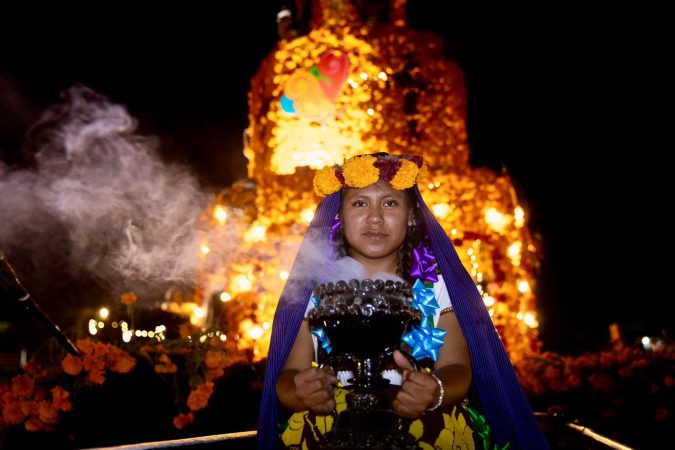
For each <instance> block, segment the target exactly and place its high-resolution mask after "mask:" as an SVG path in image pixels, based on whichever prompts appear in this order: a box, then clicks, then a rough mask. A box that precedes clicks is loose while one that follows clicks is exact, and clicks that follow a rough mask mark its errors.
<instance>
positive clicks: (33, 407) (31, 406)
mask: <svg viewBox="0 0 675 450" xmlns="http://www.w3.org/2000/svg"><path fill="white" fill-rule="evenodd" d="M19 407H20V408H21V411H22V412H23V413H24V414H25V415H27V416H33V415H36V414H37V411H38V404H37V402H36V401H35V400H23V401H20V402H19Z"/></svg>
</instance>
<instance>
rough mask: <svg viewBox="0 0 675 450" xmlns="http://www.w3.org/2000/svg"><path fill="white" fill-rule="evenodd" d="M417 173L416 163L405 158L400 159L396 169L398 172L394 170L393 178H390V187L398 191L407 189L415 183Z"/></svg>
mask: <svg viewBox="0 0 675 450" xmlns="http://www.w3.org/2000/svg"><path fill="white" fill-rule="evenodd" d="M418 173H419V169H418V167H417V164H415V163H414V162H412V161H408V160H407V159H402V160H401V168H400V169H398V172H396V175H394V178H392V179H391V181H390V182H389V184H391V187H393V188H394V189H398V190H399V191H402V190H403V189H408V188H410V187H413V186H414V185H415V182H416V179H417V174H418Z"/></svg>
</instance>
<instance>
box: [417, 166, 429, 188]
mask: <svg viewBox="0 0 675 450" xmlns="http://www.w3.org/2000/svg"><path fill="white" fill-rule="evenodd" d="M427 178H429V168H428V167H427V163H426V161H425V162H423V163H422V167H420V170H419V172H417V182H418V183H420V182H424V181H426V179H427Z"/></svg>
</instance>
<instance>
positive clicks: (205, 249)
mask: <svg viewBox="0 0 675 450" xmlns="http://www.w3.org/2000/svg"><path fill="white" fill-rule="evenodd" d="M201 250H202V253H203V254H204V255H207V254H208V253H209V252H210V251H211V249H210V248H209V246H208V245H206V244H202V247H201Z"/></svg>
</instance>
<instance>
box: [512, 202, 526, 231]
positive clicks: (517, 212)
mask: <svg viewBox="0 0 675 450" xmlns="http://www.w3.org/2000/svg"><path fill="white" fill-rule="evenodd" d="M513 219H514V221H515V224H516V227H518V228H521V227H522V226H523V225H525V211H523V208H521V207H520V206H516V207H515V208H514V210H513Z"/></svg>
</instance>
